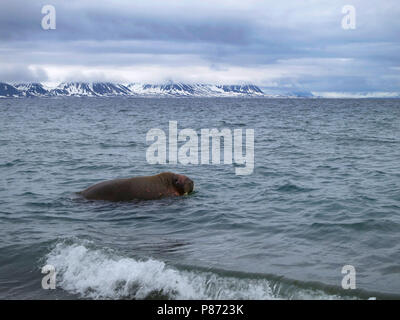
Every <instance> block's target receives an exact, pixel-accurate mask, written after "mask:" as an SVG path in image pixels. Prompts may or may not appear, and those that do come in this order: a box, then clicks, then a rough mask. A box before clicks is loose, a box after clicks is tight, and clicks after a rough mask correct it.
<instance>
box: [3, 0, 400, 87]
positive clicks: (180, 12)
mask: <svg viewBox="0 0 400 320" xmlns="http://www.w3.org/2000/svg"><path fill="white" fill-rule="evenodd" d="M45 4H47V3H44V2H42V1H29V0H15V1H13V2H8V3H7V4H5V3H4V2H3V3H1V4H0V61H1V63H2V64H3V68H2V70H1V72H0V80H2V81H11V79H16V78H21V79H22V78H24V77H25V78H24V79H25V81H31V79H37V80H38V81H39V80H42V81H64V80H77V81H79V80H88V81H89V80H93V81H102V80H108V81H126V82H129V81H157V82H160V81H163V79H174V80H176V81H178V80H179V81H185V82H193V81H198V82H203V83H206V82H207V83H208V82H217V81H218V82H219V81H224V82H227V83H235V82H253V83H255V84H258V85H261V86H273V85H279V86H282V87H287V88H289V87H298V88H302V89H306V90H314V91H363V90H367V91H370V90H376V91H386V90H389V89H390V90H393V91H396V90H397V91H400V87H399V86H400V81H399V69H398V68H399V65H400V58H399V55H398V52H399V50H400V42H399V37H398V35H399V32H400V21H399V19H398V16H400V7H398V5H397V1H395V0H387V1H384V2H381V3H376V2H375V1H372V0H363V1H361V0H354V1H353V2H352V5H354V6H355V8H356V18H357V25H356V26H357V27H356V29H355V30H343V29H342V28H341V19H342V18H343V14H342V12H341V9H342V6H343V5H346V4H348V3H347V1H344V0H343V1H342V0H340V1H335V2H332V1H328V0H325V1H320V0H318V1H317V0H304V1H289V0H281V1H279V2H272V1H260V0H248V1H239V0H220V1H209V0H205V1H204V0H203V1H193V0H185V1H180V0H163V1H161V0H147V1H140V0H138V1H122V0H117V1H106V0H97V1H95V2H94V1H88V0H80V1H78V0H72V1H68V2H66V1H60V0H54V1H52V5H54V6H55V8H56V10H57V15H56V17H57V29H56V30H47V31H45V30H42V29H41V19H42V17H43V15H42V14H41V8H42V6H43V5H45ZM5 66H7V67H5ZM32 70H33V71H32Z"/></svg>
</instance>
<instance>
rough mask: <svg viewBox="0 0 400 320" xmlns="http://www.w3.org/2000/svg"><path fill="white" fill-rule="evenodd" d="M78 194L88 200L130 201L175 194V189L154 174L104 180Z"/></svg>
mask: <svg viewBox="0 0 400 320" xmlns="http://www.w3.org/2000/svg"><path fill="white" fill-rule="evenodd" d="M80 194H81V195H82V196H83V197H85V198H86V199H88V200H106V201H130V200H134V199H139V200H153V199H159V198H162V197H165V196H171V195H175V191H174V190H172V189H171V188H170V187H169V185H167V184H166V183H165V181H163V180H161V179H160V176H159V175H156V176H148V177H146V176H143V177H134V178H129V179H116V180H110V181H104V182H100V183H97V184H95V185H93V186H91V187H89V188H87V189H85V190H83V191H81V192H80Z"/></svg>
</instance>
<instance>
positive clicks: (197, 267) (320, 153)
mask: <svg viewBox="0 0 400 320" xmlns="http://www.w3.org/2000/svg"><path fill="white" fill-rule="evenodd" d="M0 114H1V117H0V181H1V182H0V235H1V238H0V239H1V242H0V298H6V299H25V298H28V299H34V298H38V299H42V298H45V299H53V298H55V299H69V298H111V299H120V298H128V299H142V298H169V299H174V298H183V299H190V298H216V299H218V298H228V299H229V298H232V299H235V298H245V299H275V298H277V299H280V298H283V299H302V298H305V299H308V298H311V299H313V298H321V299H341V298H369V297H377V298H378V299H379V298H385V297H389V298H399V297H400V241H399V240H400V237H399V236H400V100H336V99H332V100H308V99H307V100H290V99H241V98H235V99H225V98H219V99H205V98H203V99H200V98H199V99H189V98H188V99H185V98H183V99H174V98H166V99H151V98H145V99H139V98H47V99H3V100H0ZM170 120H176V121H178V127H179V129H183V128H192V129H194V130H196V131H197V132H200V129H201V128H213V127H215V128H219V129H222V128H230V129H232V130H233V129H238V128H239V129H240V128H241V129H246V128H250V129H254V130H255V169H254V172H253V174H251V175H248V176H237V175H235V171H234V169H235V167H234V166H232V165H223V164H221V165H197V166H196V165H187V166H184V165H180V164H178V165H150V164H148V163H147V162H146V150H147V148H148V146H149V145H148V144H147V143H146V133H147V132H148V131H149V130H150V129H151V128H161V129H163V130H165V131H166V132H167V130H168V121H170ZM165 170H168V171H174V172H178V173H183V174H185V175H187V176H189V177H190V178H192V179H193V180H194V181H195V192H194V193H193V194H191V195H189V196H185V197H181V198H175V199H163V200H159V201H147V202H139V203H106V202H89V201H86V200H83V199H81V198H79V197H78V196H77V195H76V194H75V192H76V191H79V190H82V189H84V188H86V187H87V186H89V185H91V184H93V183H96V182H99V181H102V180H107V179H113V178H117V177H131V176H135V175H152V174H156V173H159V172H161V171H165ZM45 264H52V265H54V266H55V268H56V271H57V272H58V273H57V277H56V281H57V282H56V283H57V285H56V290H44V289H42V287H41V279H42V277H43V275H42V274H41V268H42V267H43V266H44V265H45ZM344 265H353V266H354V267H355V269H356V286H357V289H356V290H343V289H342V288H341V281H342V278H343V276H344V275H342V274H341V270H342V267H343V266H344Z"/></svg>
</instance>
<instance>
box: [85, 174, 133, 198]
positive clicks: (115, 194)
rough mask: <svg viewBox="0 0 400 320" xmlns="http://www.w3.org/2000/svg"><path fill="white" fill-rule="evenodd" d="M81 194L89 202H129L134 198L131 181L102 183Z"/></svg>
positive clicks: (122, 180) (121, 180) (117, 180)
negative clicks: (130, 185)
mask: <svg viewBox="0 0 400 320" xmlns="http://www.w3.org/2000/svg"><path fill="white" fill-rule="evenodd" d="M80 194H81V195H82V196H83V197H85V198H86V199H88V200H106V201H129V200H132V199H133V198H134V197H133V195H132V193H131V192H130V187H129V179H116V180H110V181H104V182H100V183H97V184H95V185H93V186H90V187H89V188H87V189H85V190H83V191H81V192H80Z"/></svg>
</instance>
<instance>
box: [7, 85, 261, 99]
mask: <svg viewBox="0 0 400 320" xmlns="http://www.w3.org/2000/svg"><path fill="white" fill-rule="evenodd" d="M0 90H1V91H0V96H3V97H40V96H45V97H46V96H88V97H113V96H170V97H185V96H186V97H190V96H193V97H240V96H263V95H264V93H263V92H262V90H261V89H260V88H258V87H257V86H255V85H251V84H248V85H211V84H184V83H167V84H141V83H131V84H128V85H122V84H117V83H110V82H94V83H87V82H64V83H61V84H59V85H58V86H57V87H55V88H51V89H50V88H47V87H46V86H44V85H43V84H41V83H18V84H14V85H9V84H6V83H0Z"/></svg>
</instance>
